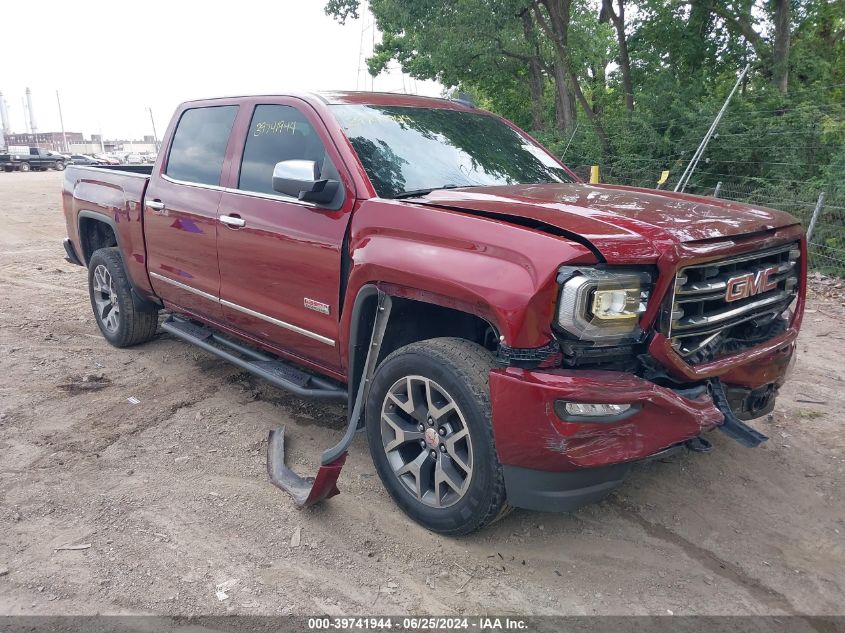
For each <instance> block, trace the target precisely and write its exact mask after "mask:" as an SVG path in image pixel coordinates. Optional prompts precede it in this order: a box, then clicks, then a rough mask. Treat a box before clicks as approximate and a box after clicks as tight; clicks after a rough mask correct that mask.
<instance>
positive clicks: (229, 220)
mask: <svg viewBox="0 0 845 633" xmlns="http://www.w3.org/2000/svg"><path fill="white" fill-rule="evenodd" d="M219 219H220V221H221V222H222V223H223V224H225V225H226V226H234V227H236V228H240V227H242V226H246V220H244V219H243V218H239V217H237V216H234V215H221V216H220V218H219Z"/></svg>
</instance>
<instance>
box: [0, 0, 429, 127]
mask: <svg viewBox="0 0 845 633" xmlns="http://www.w3.org/2000/svg"><path fill="white" fill-rule="evenodd" d="M324 5H325V2H324V1H323V0H275V1H273V2H270V1H266V0H265V1H262V0H237V1H235V2H221V1H219V0H206V1H204V2H201V1H199V0H167V1H165V0H145V1H144V2H142V3H137V2H125V1H116V0H110V1H106V0H61V1H57V0H40V1H39V2H3V11H2V16H0V20H2V23H3V24H4V28H3V29H2V30H3V33H4V35H3V38H2V39H3V49H4V50H5V51H16V50H26V51H27V54H26V55H21V56H17V57H16V59H17V60H18V61H13V58H10V57H6V58H5V59H4V60H3V63H2V66H0V92H2V93H3V98H4V99H5V100H6V102H7V107H8V111H9V118H10V124H11V128H12V132H17V133H19V132H24V131H28V130H26V129H25V128H24V125H25V123H24V112H23V107H22V104H21V100H22V99H23V97H24V93H25V90H26V88H27V87H29V88H30V89H31V90H32V98H33V107H34V110H35V123H36V126H37V130H38V131H39V132H53V131H60V129H61V128H60V124H59V110H58V105H57V99H56V91H57V90H58V91H59V95H60V98H61V106H62V114H63V118H64V124H65V130H66V131H67V132H82V133H83V134H85V137H86V138H88V137H90V135H91V134H99V133H100V132H102V134H104V136H105V137H106V138H107V139H119V138H120V139H140V138H141V137H142V136H144V135H150V134H152V123H151V122H150V113H149V111H148V110H147V108H151V109H152V112H153V115H154V118H155V126H156V130H157V133H158V136H159V138H160V137H161V135H162V134H163V133H164V130H165V128H166V127H167V123H168V122H169V120H170V115H171V114H172V113H173V111H174V110H175V108H176V106H177V105H178V104H179V103H180V102H182V101H186V100H188V99H199V98H204V97H214V96H224V95H235V94H262V93H263V94H268V93H269V94H272V93H278V92H284V91H285V90H291V91H307V90H356V89H360V90H370V89H371V85H372V88H374V89H375V90H378V91H388V92H412V93H416V94H421V95H428V96H440V94H441V92H442V87H441V86H440V85H438V84H437V83H435V82H423V81H414V80H411V79H410V78H409V77H407V76H405V77H404V78H403V76H402V74H401V72H399V70H398V66H397V67H396V69H394V70H391V71H390V72H389V73H385V74H382V75H379V76H378V77H376V78H375V79H374V80H372V81H371V78H370V76H369V74H367V73H366V71H365V70H361V72H360V73H359V58H361V57H362V56H361V55H359V53H361V52H362V51H363V57H364V58H365V57H367V56H368V55H369V54H370V52H371V51H372V46H373V37H374V33H373V28H372V18H371V17H370V16H369V14H368V13H367V14H366V16H365V15H364V14H362V18H361V19H360V20H348V21H347V23H346V25H345V26H341V25H340V24H338V23H337V22H336V21H335V20H334V19H333V18H330V17H328V16H327V15H325V13H324V12H323V6H324ZM362 28H363V30H362ZM379 38H380V36H379V34H378V33H375V41H376V42H378V41H379ZM360 66H361V67H362V68H363V66H364V62H363V59H361V62H360ZM394 66H396V64H394Z"/></svg>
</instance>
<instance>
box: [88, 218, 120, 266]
mask: <svg viewBox="0 0 845 633" xmlns="http://www.w3.org/2000/svg"><path fill="white" fill-rule="evenodd" d="M77 223H78V228H79V248H80V250H81V251H82V261H83V263H84V264H85V266H88V262H89V260H90V259H91V255H93V254H94V251H96V250H97V249H99V248H108V247H110V246H117V247H118V248H120V240H119V238H118V232H117V227H116V226H115V223H114V220H112V219H111V218H110V217H108V216H105V215H103V214H102V213H97V212H96V211H89V210H87V209H83V210H81V211H80V212H79V216H78V217H77Z"/></svg>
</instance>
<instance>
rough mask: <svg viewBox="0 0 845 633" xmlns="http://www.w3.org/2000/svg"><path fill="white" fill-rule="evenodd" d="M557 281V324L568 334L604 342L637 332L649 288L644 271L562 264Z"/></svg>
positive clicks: (620, 339) (636, 334)
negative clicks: (558, 286) (559, 285)
mask: <svg viewBox="0 0 845 633" xmlns="http://www.w3.org/2000/svg"><path fill="white" fill-rule="evenodd" d="M558 282H559V283H560V284H562V287H561V292H560V300H559V301H558V307H557V319H558V325H559V326H560V327H561V328H563V329H564V330H566V331H567V332H569V333H570V334H572V335H574V336H576V337H578V338H579V339H586V340H590V341H596V342H599V343H603V344H613V343H617V342H623V341H631V340H633V339H636V338H637V337H638V336H639V335H640V332H641V331H640V328H639V326H638V322H639V318H640V315H641V314H642V313H643V312H645V309H646V305H647V303H648V296H649V292H650V290H651V276H650V275H649V274H648V273H647V272H644V271H637V270H608V269H598V268H578V267H574V266H564V267H562V268H561V269H560V273H559V275H558Z"/></svg>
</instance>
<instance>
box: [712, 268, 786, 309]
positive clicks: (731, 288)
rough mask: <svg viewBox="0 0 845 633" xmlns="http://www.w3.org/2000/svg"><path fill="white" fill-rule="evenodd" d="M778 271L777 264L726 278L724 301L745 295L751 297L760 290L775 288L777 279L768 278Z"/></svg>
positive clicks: (736, 299)
mask: <svg viewBox="0 0 845 633" xmlns="http://www.w3.org/2000/svg"><path fill="white" fill-rule="evenodd" d="M777 272H778V267H777V266H770V267H769V268H764V269H763V270H758V271H757V272H756V273H747V274H745V275H737V276H736V277H731V278H730V279H728V283H727V290H725V301H739V300H740V299H745V298H747V297H753V296H754V295H758V294H760V293H762V292H768V291H769V290H774V289H775V288H777V285H778V284H777V281H773V280H772V279H770V277H771V276H772V275H774V274H775V273H777Z"/></svg>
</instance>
